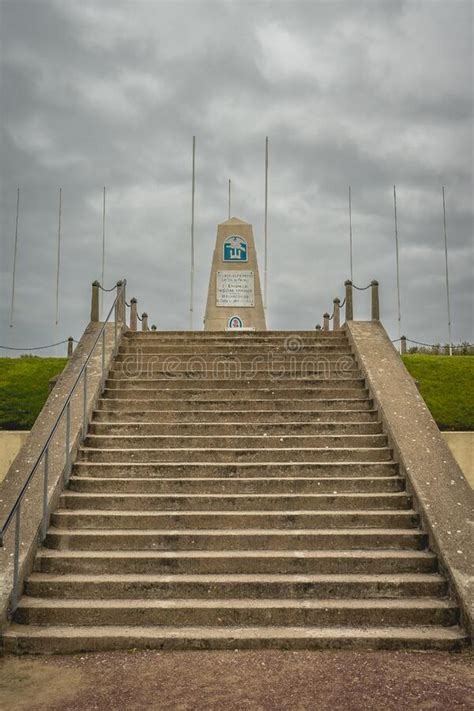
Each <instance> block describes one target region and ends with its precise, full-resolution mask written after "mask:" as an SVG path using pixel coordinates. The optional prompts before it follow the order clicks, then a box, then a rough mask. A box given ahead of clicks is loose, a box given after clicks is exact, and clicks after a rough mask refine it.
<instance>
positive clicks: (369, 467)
mask: <svg viewBox="0 0 474 711" xmlns="http://www.w3.org/2000/svg"><path fill="white" fill-rule="evenodd" d="M397 471H398V467H397V464H396V463H395V462H393V461H391V460H387V461H383V462H368V461H362V462H352V461H347V462H324V463H323V462H314V463H296V462H290V463H288V462H284V463H282V464H281V463H280V464H279V463H274V464H268V463H264V464H262V463H257V464H252V463H241V464H236V463H235V462H227V463H226V462H223V463H220V464H216V463H215V462H211V463H203V462H201V463H198V464H196V463H194V464H188V463H187V462H185V463H180V462H178V463H175V462H167V463H164V464H163V463H155V464H151V463H148V462H142V463H139V462H136V463H131V462H120V463H114V462H87V461H77V462H75V464H74V465H73V472H74V474H75V475H79V476H88V477H94V478H95V477H98V478H99V479H103V478H108V477H114V478H117V477H120V478H130V477H133V478H135V477H138V478H147V479H148V478H157V477H159V478H161V477H165V478H167V477H173V478H177V479H188V480H194V479H199V480H202V479H207V478H208V477H212V478H225V479H229V480H237V481H238V480H239V479H241V478H255V477H258V478H261V477H262V476H263V477H265V478H267V477H271V478H273V477H285V478H294V477H310V478H314V479H319V478H328V477H329V478H331V479H332V478H336V477H337V478H338V479H339V478H342V479H345V478H352V477H355V478H361V477H362V478H369V479H374V478H378V477H390V476H391V477H395V476H396V475H397ZM342 485H343V484H341V486H342ZM321 486H323V484H321Z"/></svg>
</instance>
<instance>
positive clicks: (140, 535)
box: [45, 522, 428, 552]
mask: <svg viewBox="0 0 474 711" xmlns="http://www.w3.org/2000/svg"><path fill="white" fill-rule="evenodd" d="M267 524H268V522H267ZM427 544H428V537H427V535H426V533H425V532H423V531H421V530H420V529H419V528H416V529H414V528H407V529H402V528H391V529H382V528H376V529H368V528H365V529H364V528H347V529H335V528H332V529H320V530H315V529H309V530H305V529H303V530H301V529H296V530H291V529H270V528H268V527H267V528H265V529H254V530H252V529H235V528H233V529H232V528H230V527H229V528H227V529H225V530H222V529H194V530H193V529H172V528H167V529H162V530H138V529H127V530H112V529H109V530H104V529H94V530H91V529H89V530H84V529H83V530H80V529H77V530H73V529H72V530H71V529H68V528H58V527H56V526H51V527H50V528H49V530H48V532H47V536H46V539H45V546H47V547H48V548H53V549H57V550H64V549H67V550H96V551H111V550H113V551H122V552H123V551H150V550H155V551H176V550H181V551H193V552H194V551H198V550H206V551H210V550H213V551H217V550H218V551H223V550H245V551H248V550H262V549H265V550H288V551H294V550H331V551H333V550H341V551H351V550H355V549H357V550H372V549H384V550H424V549H425V548H426V547H427Z"/></svg>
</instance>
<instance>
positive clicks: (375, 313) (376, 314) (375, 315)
mask: <svg viewBox="0 0 474 711" xmlns="http://www.w3.org/2000/svg"><path fill="white" fill-rule="evenodd" d="M370 285H371V287H372V288H371V292H372V321H380V302H379V283H378V281H377V280H376V279H373V280H372V281H371V282H370Z"/></svg>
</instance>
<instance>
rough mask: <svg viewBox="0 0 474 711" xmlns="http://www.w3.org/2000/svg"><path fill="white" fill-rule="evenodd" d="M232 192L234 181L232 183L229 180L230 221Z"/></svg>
mask: <svg viewBox="0 0 474 711" xmlns="http://www.w3.org/2000/svg"><path fill="white" fill-rule="evenodd" d="M231 190H232V181H231V179H230V178H229V211H228V212H229V220H230V211H231V205H232V202H231V199H232V192H231Z"/></svg>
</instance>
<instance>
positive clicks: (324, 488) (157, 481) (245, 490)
mask: <svg viewBox="0 0 474 711" xmlns="http://www.w3.org/2000/svg"><path fill="white" fill-rule="evenodd" d="M404 488H405V480H404V479H403V478H402V477H398V476H388V477H373V478H371V477H345V478H342V477H326V478H321V479H316V478H314V477H304V478H296V477H271V476H270V477H246V478H243V477H242V478H235V479H234V478H232V479H230V478H225V477H220V478H211V477H202V478H196V477H188V478H185V479H177V478H167V479H165V478H162V477H143V478H138V477H131V478H128V479H127V478H125V477H124V476H122V477H120V478H112V477H104V478H99V477H86V476H77V475H74V476H72V477H71V479H70V480H69V489H70V490H71V491H77V492H83V493H84V492H87V493H110V494H112V493H114V494H120V493H122V492H123V493H132V494H175V493H180V494H201V495H206V494H271V493H275V494H276V493H292V494H304V493H312V494H314V493H320V494H322V493H332V492H334V491H337V492H338V493H344V492H354V493H355V492H370V493H388V492H397V491H403V490H404Z"/></svg>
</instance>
